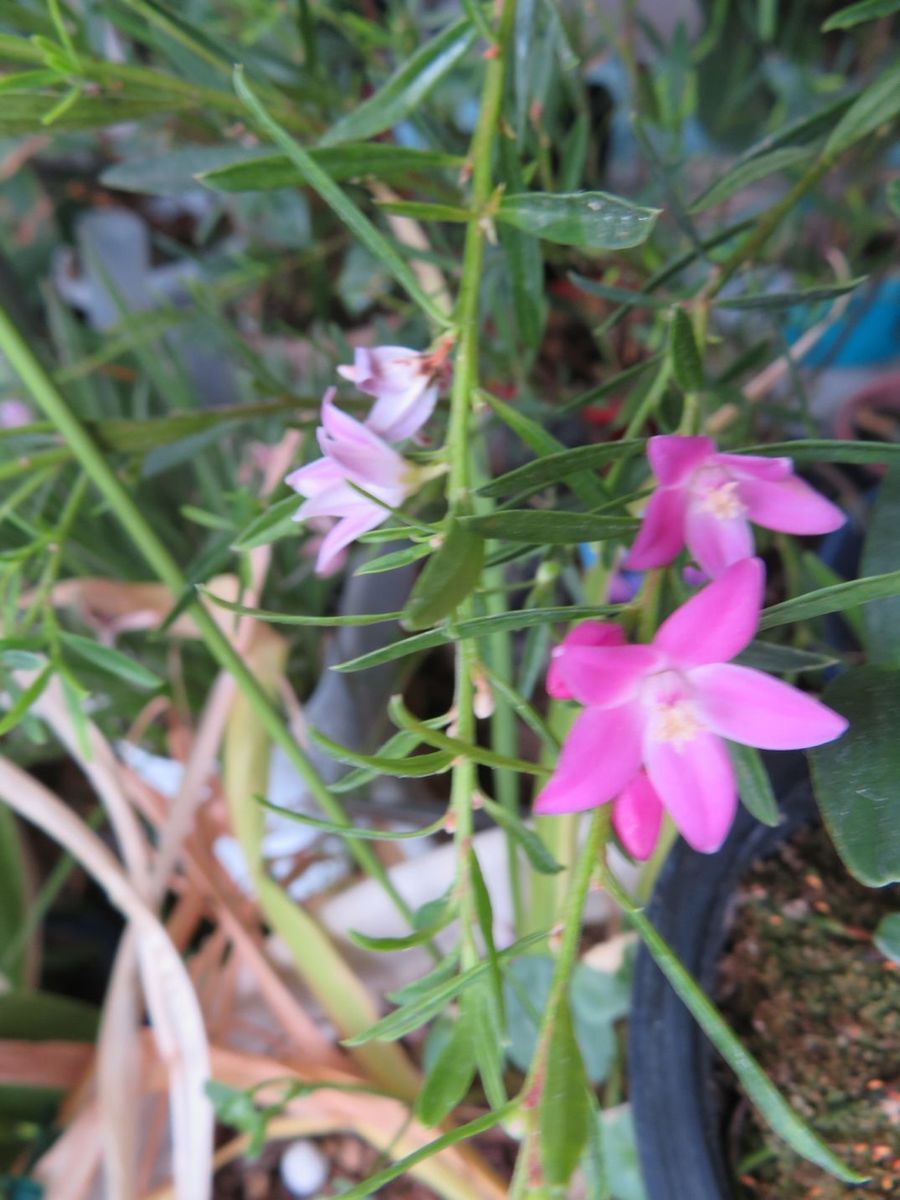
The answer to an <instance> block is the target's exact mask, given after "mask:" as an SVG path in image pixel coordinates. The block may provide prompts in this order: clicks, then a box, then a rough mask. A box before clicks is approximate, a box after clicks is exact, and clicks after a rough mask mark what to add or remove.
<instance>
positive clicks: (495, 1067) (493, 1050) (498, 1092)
mask: <svg viewBox="0 0 900 1200" xmlns="http://www.w3.org/2000/svg"><path fill="white" fill-rule="evenodd" d="M460 1004H461V1005H462V1007H463V1009H465V1010H467V1011H468V1013H469V1018H470V1020H471V1022H472V1026H471V1028H472V1038H473V1042H474V1046H475V1063H476V1065H477V1067H478V1073H479V1075H480V1076H481V1083H482V1086H483V1087H484V1094H485V1095H486V1096H487V1100H488V1104H490V1106H491V1108H502V1107H503V1106H504V1105H505V1104H506V1103H507V1093H506V1086H505V1084H504V1082H503V1041H504V1037H503V1028H502V1022H501V1020H500V1019H499V1016H498V1012H497V1003H496V1000H495V998H494V995H493V994H492V992H491V990H490V988H489V987H488V986H487V985H486V984H485V983H483V982H482V981H478V982H477V983H473V984H472V986H471V987H470V988H466V990H465V991H464V992H463V994H462V996H461V997H460Z"/></svg>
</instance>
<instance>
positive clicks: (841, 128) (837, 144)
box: [823, 62, 900, 161]
mask: <svg viewBox="0 0 900 1200" xmlns="http://www.w3.org/2000/svg"><path fill="white" fill-rule="evenodd" d="M898 113H900V63H897V62H895V63H894V65H893V66H891V67H888V68H887V70H885V71H883V72H882V73H881V74H880V75H879V76H878V78H877V79H876V80H875V81H874V82H873V83H870V84H869V86H868V87H867V88H866V89H865V91H864V92H863V93H862V95H860V96H859V98H858V99H857V100H856V101H855V102H854V104H853V105H852V106H851V107H850V108H849V109H848V110H847V112H846V113H844V115H843V117H842V118H841V119H840V121H839V122H838V123H837V125H836V126H835V128H834V129H833V130H832V132H831V136H830V137H829V139H828V141H827V142H826V143H825V149H824V151H823V154H824V156H825V158H826V159H827V160H828V161H833V160H834V159H835V158H837V157H838V155H840V154H843V153H844V151H845V150H849V149H850V147H851V146H853V145H855V144H856V143H857V142H859V141H861V140H862V139H863V138H864V137H868V135H869V134H870V133H874V132H875V130H876V129H878V128H879V127H881V126H882V125H884V126H886V125H888V124H889V123H890V122H891V121H893V120H894V118H895V117H896V116H897V114H898Z"/></svg>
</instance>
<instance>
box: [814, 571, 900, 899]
mask: <svg viewBox="0 0 900 1200" xmlns="http://www.w3.org/2000/svg"><path fill="white" fill-rule="evenodd" d="M898 574H900V572H898ZM822 698H823V700H824V701H825V703H826V704H829V705H830V706H831V707H832V708H835V709H837V711H838V712H839V713H842V714H843V716H845V717H846V718H847V720H848V721H849V722H850V728H849V729H848V730H847V732H846V733H845V734H844V735H843V737H840V738H838V740H837V741H836V742H830V743H829V744H828V745H827V746H819V747H817V748H816V749H815V750H811V751H810V761H811V762H812V769H813V781H814V783H815V792H816V799H817V800H818V802H819V808H820V809H821V810H822V816H823V817H824V818H825V824H826V825H827V826H828V832H829V833H830V834H831V837H832V839H833V841H834V844H835V846H836V847H837V849H838V853H839V854H840V856H841V858H842V859H843V860H844V863H845V864H846V866H847V869H848V870H849V871H850V872H851V873H852V874H853V875H855V876H856V878H857V879H858V880H859V881H860V882H861V883H864V884H866V886H867V887H883V886H884V885H885V884H888V883H894V882H896V881H898V880H900V821H898V820H897V779H898V777H900V739H898V737H897V713H898V712H900V671H896V670H883V669H882V668H880V667H870V666H865V667H854V668H853V669H852V670H850V671H846V672H845V673H844V674H843V675H839V676H838V677H837V678H836V679H834V680H833V681H832V682H831V683H830V684H829V685H828V687H827V688H826V689H825V692H824V694H823V697H822Z"/></svg>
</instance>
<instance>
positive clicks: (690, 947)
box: [629, 754, 817, 1200]
mask: <svg viewBox="0 0 900 1200" xmlns="http://www.w3.org/2000/svg"><path fill="white" fill-rule="evenodd" d="M766 765H767V767H768V768H769V774H770V776H771V778H772V785H773V787H774V789H775V794H776V795H777V796H778V798H779V803H780V807H781V810H782V813H783V815H784V819H783V820H782V822H781V824H780V825H778V826H777V827H776V828H772V827H770V826H767V825H761V824H760V823H759V822H758V821H756V820H754V819H753V818H752V817H751V816H750V814H749V813H747V812H746V811H745V810H744V809H743V808H742V809H741V811H740V812H739V813H738V816H737V819H736V820H735V823H734V826H733V827H732V830H731V833H730V834H729V836H728V839H727V840H726V842H725V845H724V846H723V847H722V849H721V850H720V851H719V852H718V854H713V855H705V854H697V853H696V852H695V851H693V850H691V849H690V848H689V847H688V846H687V845H686V844H685V843H684V842H683V841H680V842H678V844H677V845H676V846H675V847H674V849H673V850H672V852H671V854H670V855H669V857H668V859H667V861H666V864H665V866H664V868H663V870H662V872H661V873H660V877H659V879H658V881H657V885H656V888H655V890H654V893H653V899H652V901H651V903H650V906H649V909H648V913H647V915H648V916H649V918H650V920H651V921H652V922H653V924H654V925H655V926H656V928H657V929H658V930H659V932H660V933H661V934H662V936H663V937H664V938H665V939H666V941H667V942H668V943H669V945H670V946H671V947H672V948H673V950H674V951H675V953H676V954H677V955H678V957H679V958H680V959H681V961H682V963H683V964H684V965H685V966H686V967H687V969H688V970H689V971H690V972H691V974H692V975H693V976H694V978H695V979H697V980H698V981H699V983H700V985H701V986H702V987H703V990H704V991H705V992H706V993H707V994H708V995H712V992H713V988H714V986H715V980H716V966H717V964H718V961H719V957H720V955H721V953H722V950H723V948H724V945H725V942H726V939H727V937H728V932H729V925H730V921H731V917H732V913H733V906H734V896H735V892H736V890H737V886H738V884H739V882H740V880H741V877H742V876H743V875H744V874H745V872H746V871H747V869H748V868H749V867H750V865H751V864H752V863H753V862H756V861H757V860H758V859H760V858H767V857H769V856H770V855H772V854H774V853H775V852H776V851H777V850H778V849H779V848H780V847H781V846H782V845H783V843H784V842H785V841H787V840H788V839H789V838H790V837H791V836H792V834H793V833H795V832H796V831H797V830H798V829H800V828H802V827H804V826H806V825H811V824H813V823H814V822H815V821H816V820H817V810H816V805H815V801H814V800H813V796H812V791H811V788H810V785H809V778H808V773H807V768H806V760H805V758H804V757H803V755H801V754H777V755H772V756H771V757H769V756H766ZM714 1061H715V1051H714V1050H713V1048H712V1046H711V1045H710V1044H709V1042H708V1041H707V1040H706V1038H705V1036H704V1034H703V1033H702V1032H701V1030H700V1028H699V1026H698V1025H697V1024H696V1023H695V1021H694V1019H693V1017H691V1015H690V1013H689V1012H688V1011H687V1009H686V1008H685V1007H684V1005H683V1004H682V1002H681V1001H680V1000H679V999H678V997H677V996H676V995H675V993H674V992H673V991H672V988H671V986H670V985H669V983H668V982H667V981H666V979H665V977H664V976H663V975H662V974H661V972H660V971H659V969H658V968H657V966H656V964H655V963H654V962H653V959H652V958H651V957H650V955H649V954H648V953H647V951H646V950H645V949H643V948H642V949H641V951H640V953H639V954H638V957H637V961H636V964H635V973H634V985H633V989H632V1005H631V1024H630V1032H629V1064H630V1065H629V1074H630V1091H631V1104H632V1111H633V1114H634V1123H635V1133H636V1137H637V1144H638V1155H639V1158H640V1163H641V1169H642V1172H643V1176H644V1183H645V1185H646V1190H647V1197H648V1200H733V1196H734V1189H733V1187H732V1184H731V1172H730V1170H729V1168H728V1163H727V1160H726V1154H725V1131H726V1125H727V1120H728V1115H729V1114H728V1111H727V1108H728V1106H727V1104H726V1103H725V1097H724V1096H723V1093H722V1090H721V1087H720V1086H719V1085H718V1084H717V1082H716V1077H715V1074H714V1070H713V1065H714Z"/></svg>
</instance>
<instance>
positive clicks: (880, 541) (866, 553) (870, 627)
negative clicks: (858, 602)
mask: <svg viewBox="0 0 900 1200" xmlns="http://www.w3.org/2000/svg"><path fill="white" fill-rule="evenodd" d="M898 533H900V463H898V464H897V465H895V466H894V467H892V468H891V470H890V471H888V473H887V475H885V477H884V479H883V480H882V481H881V486H880V487H879V489H878V499H877V501H876V503H875V508H874V509H873V511H872V515H871V518H870V520H869V531H868V533H867V534H866V540H865V544H864V546H863V554H862V561H861V563H860V569H861V571H862V572H863V574H864V575H874V574H876V573H879V574H883V573H884V572H887V571H896V570H898V569H900V536H898ZM862 627H863V633H864V637H865V645H866V649H867V650H868V652H869V657H870V659H871V661H872V662H876V663H878V665H879V666H885V667H900V594H898V595H896V596H893V597H892V598H890V599H887V600H879V601H877V602H876V603H875V604H867V605H866V607H865V608H864V609H863V611H862Z"/></svg>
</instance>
